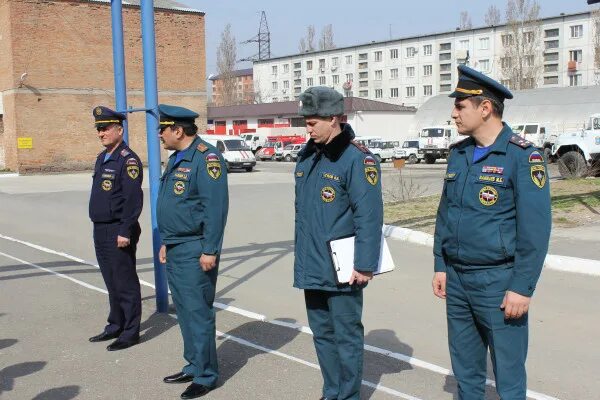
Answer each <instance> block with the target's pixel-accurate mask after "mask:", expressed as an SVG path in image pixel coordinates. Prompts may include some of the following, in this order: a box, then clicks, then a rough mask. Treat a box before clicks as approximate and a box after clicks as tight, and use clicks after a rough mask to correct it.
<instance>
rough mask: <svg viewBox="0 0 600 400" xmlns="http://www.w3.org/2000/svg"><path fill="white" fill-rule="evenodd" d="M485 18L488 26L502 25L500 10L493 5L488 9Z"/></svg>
mask: <svg viewBox="0 0 600 400" xmlns="http://www.w3.org/2000/svg"><path fill="white" fill-rule="evenodd" d="M484 18H485V24H486V25H487V26H496V25H500V18H501V17H500V9H499V8H498V7H496V6H495V5H493V4H492V5H491V6H489V8H488V9H487V11H486V13H485V17H484Z"/></svg>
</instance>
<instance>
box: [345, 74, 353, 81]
mask: <svg viewBox="0 0 600 400" xmlns="http://www.w3.org/2000/svg"><path fill="white" fill-rule="evenodd" d="M352 81H354V74H346V82H352Z"/></svg>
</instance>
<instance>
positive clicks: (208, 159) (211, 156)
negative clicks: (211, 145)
mask: <svg viewBox="0 0 600 400" xmlns="http://www.w3.org/2000/svg"><path fill="white" fill-rule="evenodd" d="M213 161H216V162H219V156H218V155H216V154H215V153H209V154H207V155H206V162H213Z"/></svg>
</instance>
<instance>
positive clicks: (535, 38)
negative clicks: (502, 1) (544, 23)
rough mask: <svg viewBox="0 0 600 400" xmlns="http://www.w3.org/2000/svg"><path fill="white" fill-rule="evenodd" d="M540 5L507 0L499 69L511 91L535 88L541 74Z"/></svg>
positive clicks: (526, 1) (529, 0)
mask: <svg viewBox="0 0 600 400" xmlns="http://www.w3.org/2000/svg"><path fill="white" fill-rule="evenodd" d="M539 15H540V5H539V3H538V2H537V0H508V1H507V4H506V29H505V31H504V33H503V34H502V46H503V47H504V52H503V55H502V56H501V58H500V68H501V71H502V76H503V78H504V79H503V80H504V81H505V82H504V83H505V84H507V85H508V86H509V87H510V88H511V89H514V90H522V89H533V88H535V87H537V85H538V81H539V79H540V77H541V73H542V64H543V63H542V58H541V57H540V54H541V52H540V47H541V32H542V28H541V22H540V20H539Z"/></svg>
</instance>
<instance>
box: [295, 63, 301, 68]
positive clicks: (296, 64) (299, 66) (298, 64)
mask: <svg viewBox="0 0 600 400" xmlns="http://www.w3.org/2000/svg"><path fill="white" fill-rule="evenodd" d="M301 68H302V63H299V62H297V63H294V69H301Z"/></svg>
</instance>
